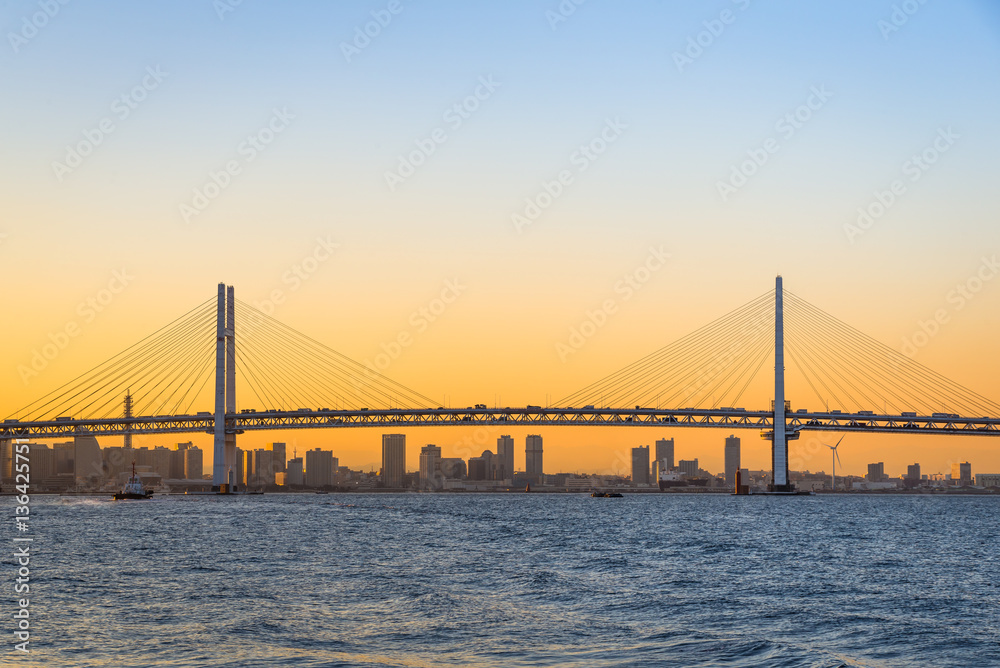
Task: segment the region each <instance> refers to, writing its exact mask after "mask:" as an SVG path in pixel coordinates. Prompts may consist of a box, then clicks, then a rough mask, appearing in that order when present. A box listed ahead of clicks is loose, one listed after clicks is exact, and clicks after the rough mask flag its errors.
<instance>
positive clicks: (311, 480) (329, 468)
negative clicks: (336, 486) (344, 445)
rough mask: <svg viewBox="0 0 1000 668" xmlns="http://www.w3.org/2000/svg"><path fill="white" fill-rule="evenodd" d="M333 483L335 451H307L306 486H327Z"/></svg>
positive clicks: (317, 449)
mask: <svg viewBox="0 0 1000 668" xmlns="http://www.w3.org/2000/svg"><path fill="white" fill-rule="evenodd" d="M332 484H333V452H331V451H330V450H320V449H319V448H316V449H314V450H307V451H306V470H305V485H306V487H325V486H326V485H332Z"/></svg>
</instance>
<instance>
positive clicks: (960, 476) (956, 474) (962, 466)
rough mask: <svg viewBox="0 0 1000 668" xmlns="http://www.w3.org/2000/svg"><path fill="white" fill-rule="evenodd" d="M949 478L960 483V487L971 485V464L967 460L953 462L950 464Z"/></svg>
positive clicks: (957, 483)
mask: <svg viewBox="0 0 1000 668" xmlns="http://www.w3.org/2000/svg"><path fill="white" fill-rule="evenodd" d="M951 480H952V482H953V483H954V484H956V485H960V486H962V487H969V486H971V485H972V464H970V463H969V462H962V463H958V462H955V463H953V464H952V465H951Z"/></svg>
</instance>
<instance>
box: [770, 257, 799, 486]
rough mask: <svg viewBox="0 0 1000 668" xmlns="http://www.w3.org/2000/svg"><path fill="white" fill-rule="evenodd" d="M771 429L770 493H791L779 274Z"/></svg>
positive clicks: (783, 314)
mask: <svg viewBox="0 0 1000 668" xmlns="http://www.w3.org/2000/svg"><path fill="white" fill-rule="evenodd" d="M773 409H774V429H773V430H772V431H771V484H770V486H769V488H768V490H769V491H771V492H792V491H794V486H793V485H792V484H791V482H790V481H789V479H788V438H789V436H791V437H792V438H796V437H798V434H789V433H788V431H787V429H786V423H785V411H786V405H785V304H784V294H783V293H782V286H781V276H780V275H779V276H778V277H777V278H775V279H774V406H773Z"/></svg>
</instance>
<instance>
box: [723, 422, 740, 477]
mask: <svg viewBox="0 0 1000 668" xmlns="http://www.w3.org/2000/svg"><path fill="white" fill-rule="evenodd" d="M725 456H726V487H729V488H735V485H736V472H737V471H739V470H740V437H739V436H735V435H732V434H730V435H729V436H728V437H727V438H726V446H725Z"/></svg>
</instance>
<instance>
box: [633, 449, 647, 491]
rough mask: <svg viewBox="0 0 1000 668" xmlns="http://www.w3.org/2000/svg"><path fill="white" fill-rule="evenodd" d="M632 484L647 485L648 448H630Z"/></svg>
mask: <svg viewBox="0 0 1000 668" xmlns="http://www.w3.org/2000/svg"><path fill="white" fill-rule="evenodd" d="M632 484H633V485H648V484H649V446H648V445H640V446H639V447H638V448H632Z"/></svg>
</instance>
